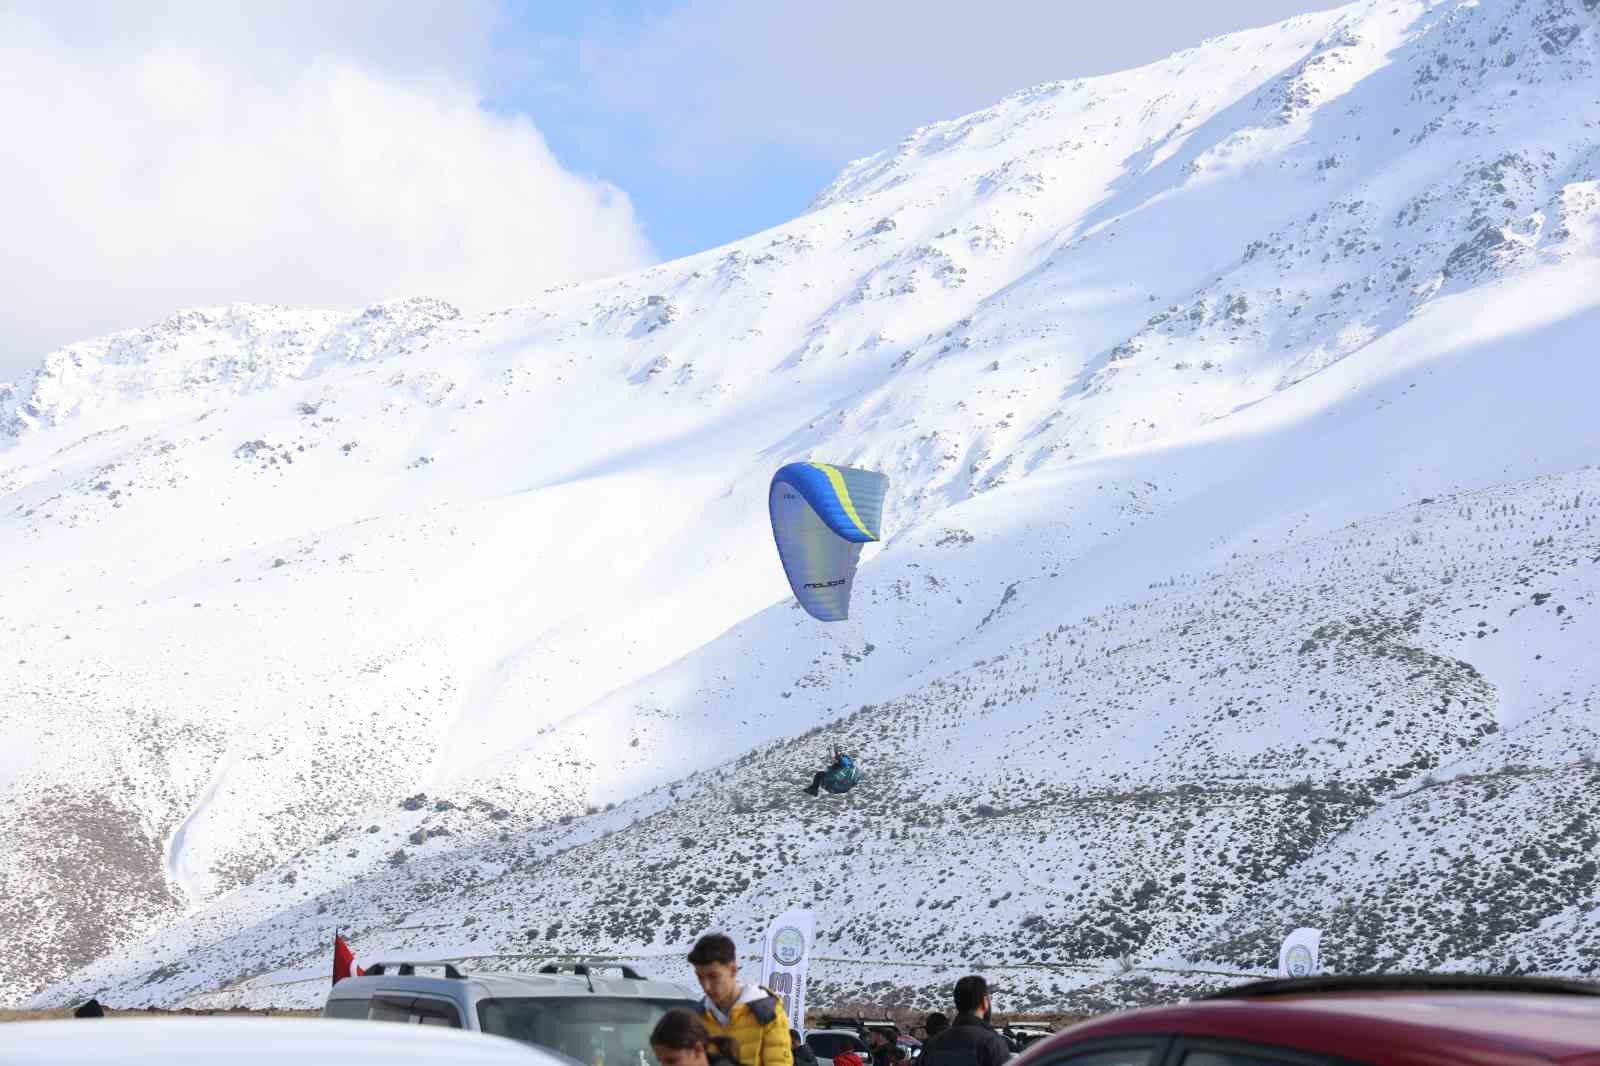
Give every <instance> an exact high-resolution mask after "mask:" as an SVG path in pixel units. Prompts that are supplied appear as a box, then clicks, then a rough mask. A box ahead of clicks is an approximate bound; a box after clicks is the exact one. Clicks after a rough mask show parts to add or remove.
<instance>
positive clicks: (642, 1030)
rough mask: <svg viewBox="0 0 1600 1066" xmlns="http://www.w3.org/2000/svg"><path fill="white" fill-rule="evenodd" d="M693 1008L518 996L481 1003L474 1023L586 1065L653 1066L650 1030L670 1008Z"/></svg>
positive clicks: (675, 1003) (683, 1003)
mask: <svg viewBox="0 0 1600 1066" xmlns="http://www.w3.org/2000/svg"><path fill="white" fill-rule="evenodd" d="M693 1006H694V1001H693V1000H683V999H633V998H631V997H630V998H628V999H620V998H618V999H607V998H603V997H594V998H588V997H586V998H583V999H566V998H557V997H554V996H526V997H522V996H518V997H507V998H497V999H485V1000H480V1001H479V1003H478V1025H479V1027H480V1028H482V1029H483V1031H484V1032H486V1033H494V1034H495V1035H496V1036H508V1037H510V1038H511V1039H513V1040H521V1041H522V1042H523V1043H526V1044H537V1045H538V1046H539V1047H542V1048H548V1049H549V1050H551V1051H558V1052H560V1053H561V1054H563V1055H566V1056H568V1057H570V1058H573V1059H576V1060H577V1061H578V1062H581V1063H583V1064H584V1066H656V1057H655V1056H654V1055H652V1054H651V1053H650V1030H652V1029H654V1028H655V1025H656V1022H658V1021H660V1020H661V1016H662V1015H663V1014H665V1013H667V1011H669V1010H671V1009H672V1008H674V1007H693Z"/></svg>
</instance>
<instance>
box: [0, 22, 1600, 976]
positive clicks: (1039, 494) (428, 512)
mask: <svg viewBox="0 0 1600 1066" xmlns="http://www.w3.org/2000/svg"><path fill="white" fill-rule="evenodd" d="M1597 64H1600V4H1597V3H1595V2H1594V0H1521V2H1518V0H1484V2H1479V3H1466V2H1461V0H1447V2H1434V3H1429V2H1422V0H1405V2H1395V0H1385V2H1382V3H1360V4H1356V5H1353V6H1351V7H1347V8H1343V9H1340V10H1337V11H1333V12H1328V13H1325V14H1319V15H1312V16H1305V17H1301V18H1297V19H1294V20H1291V21H1289V22H1287V23H1284V24H1281V25H1279V26H1275V27H1270V28H1266V29H1262V30H1257V31H1251V32H1247V33H1242V34H1236V35H1233V36H1229V37H1225V38H1219V39H1217V40H1213V41H1209V42H1206V43H1205V44H1203V45H1201V46H1199V47H1197V48H1195V49H1191V50H1189V51H1186V52H1183V53H1180V54H1178V55H1176V56H1174V57H1172V58H1171V59H1168V60H1165V61H1163V62H1161V63H1157V64H1154V65H1152V66H1150V67H1146V68H1142V69H1140V70H1136V71H1130V72H1127V73H1125V74H1120V75H1114V76H1111V77H1107V78H1098V79H1090V80H1085V81H1079V82H1071V83H1061V84H1054V85H1046V86H1040V87H1038V88H1035V89H1031V90H1028V91H1026V92H1023V93H1019V94H1017V95H1015V96H1013V97H1010V98H1008V99H1006V100H1005V101H1002V102H1001V103H999V104H997V105H996V106H995V107H993V108H990V109H989V110H987V111H984V112H980V113H978V114H976V115H972V116H968V117H966V118H963V119H959V120H955V121H951V122H942V123H937V124H935V125H933V126H929V127H925V128H924V129H922V130H919V131H917V132H916V133H914V134H912V135H911V136H910V137H908V138H906V140H904V141H903V142H902V143H901V144H900V145H898V146H897V147H896V148H894V149H892V150H890V151H888V152H885V153H882V154H880V155H878V156H875V157H872V158H869V159H866V160H862V161H859V162H857V163H855V164H852V165H851V166H850V167H849V168H847V169H846V171H845V172H844V173H843V174H842V175H841V176H840V177H839V179H838V180H837V181H836V182H835V183H834V184H833V185H832V186H831V187H830V188H829V189H827V190H826V191H824V193H823V194H822V195H821V196H820V197H819V198H818V200H817V202H816V204H815V205H813V208H812V210H811V211H809V212H808V213H806V214H805V215H802V216H801V217H799V218H797V219H795V220H794V221H793V222H791V223H788V224H786V225H784V226H780V227H777V228H776V229H774V230H771V231H768V232H766V233H762V234H758V235H756V236H754V237H751V238H749V239H747V240H745V241H742V242H739V243H737V244H735V245H731V246H728V247H726V248H721V249H717V250H714V251H712V252H708V253H705V254H703V255H700V256H695V257H691V258H689V259H685V260H681V261H677V262H674V263H669V264H665V265H662V266H659V267H655V268H651V269H649V270H647V271H644V272H641V273H639V274H636V275H630V276H625V277H621V278H617V279H612V280H610V281H605V282H599V283H594V284H589V285H584V286H575V287H569V288H565V289H561V290H557V291H552V292H548V293H545V294H542V295H541V296H539V297H538V298H536V299H534V300H532V301H531V302H530V303H528V304H526V305H523V306H519V307H514V308H510V309H507V310H505V311H501V312H497V313H494V314H491V315H487V316H484V317H482V318H464V317H462V316H461V315H459V314H458V313H456V312H455V311H454V309H452V308H449V307H448V306H446V305H443V304H440V303H438V302H436V301H427V300H413V301H406V302H401V303H396V304H390V305H384V306H381V307H375V308H372V309H369V310H367V311H365V312H362V313H359V314H354V315H338V314H331V313H323V312H310V311H299V310H291V309H283V308H266V307H237V308H232V309H227V310H221V311H208V312H189V313H186V314H183V315H179V316H175V317H174V318H173V319H170V320H169V321H167V322H165V323H162V324H160V325H159V326H155V327H152V328H150V329H148V330H143V331H136V332H133V333H128V334H120V335H117V336H115V337H111V338H105V339H101V340H98V341H92V342H86V343H84V344H81V345H75V346H72V347H70V348H67V349H64V350H62V351H60V352H56V353H52V354H51V355H50V356H49V357H48V358H47V359H46V361H45V363H44V365H43V367H42V368H41V370H40V371H39V372H38V373H37V374H36V375H34V376H33V377H32V378H31V379H29V380H27V381H24V382H21V383H19V384H18V385H16V386H14V387H13V386H0V434H3V435H0V582H3V584H0V588H3V589H4V595H3V596H0V638H3V639H0V648H3V652H0V654H3V655H4V657H5V660H6V661H7V665H8V666H9V667H11V668H10V669H8V670H7V671H5V672H4V673H3V674H0V728H3V731H4V735H5V736H6V738H7V742H8V743H7V747H6V751H5V752H4V753H0V788H3V789H4V790H5V791H4V794H5V797H6V803H5V804H4V805H3V806H0V833H4V835H5V838H6V839H7V841H8V847H7V849H6V850H5V852H4V854H3V856H0V948H3V949H4V950H5V952H6V954H7V957H9V958H13V959H22V960H29V961H28V962H25V963H24V965H23V966H22V968H20V969H18V968H15V967H13V968H8V969H7V971H6V972H5V973H4V975H3V976H0V999H10V1000H22V999H26V998H29V997H30V996H33V995H34V994H35V993H39V994H40V998H41V1000H42V1001H52V1002H53V1001H59V1000H63V999H66V998H70V997H72V996H76V995H81V994H83V993H86V992H90V991H93V992H96V993H98V994H101V995H102V997H103V998H108V999H109V1000H110V1001H111V1002H114V1003H117V1004H119V1005H121V1004H137V1003H147V1002H149V1003H157V1002H159V1003H173V1002H180V1001H194V1002H214V1001H216V1000H217V999H218V997H219V996H220V997H223V998H228V999H246V1000H250V1001H255V1002H309V1001H312V1000H314V999H315V998H316V997H317V995H319V994H320V991H321V986H320V984H319V983H318V981H317V980H316V979H313V975H315V974H317V973H319V972H321V970H322V968H323V964H324V962H325V960H324V958H323V956H324V955H325V954H326V947H327V941H328V939H329V932H330V930H331V927H332V926H333V925H334V924H335V923H336V922H337V924H339V925H340V926H341V927H343V928H345V929H346V930H347V931H349V932H351V933H353V938H354V940H355V943H356V947H357V949H358V950H359V951H360V952H361V953H362V954H363V956H365V957H368V958H371V957H375V956H377V955H381V954H384V953H386V952H388V951H392V950H400V949H407V950H411V951H418V952H427V953H430V954H439V955H445V954H448V955H455V956H459V957H465V958H472V959H474V960H482V961H483V964H487V965H504V964H508V963H512V962H514V961H515V960H516V959H517V958H527V957H531V956H537V955H540V954H551V953H571V952H584V953H593V952H601V953H606V954H615V955H619V956H628V957H631V958H638V959H641V960H644V961H645V962H646V963H647V965H651V966H655V967H657V968H659V969H661V970H662V972H670V973H676V972H678V971H677V970H676V968H675V967H676V965H677V964H676V963H674V962H672V961H671V960H672V959H673V958H674V957H675V956H677V955H678V954H679V953H680V951H681V948H682V947H683V945H684V944H685V943H686V942H687V941H688V940H690V939H691V938H692V937H693V936H694V935H696V934H697V933H699V932H701V931H703V930H704V929H705V928H708V927H712V926H717V927H724V928H728V929H730V930H732V931H734V932H735V934H736V935H737V936H738V937H739V938H740V939H741V940H742V941H743V942H744V943H747V944H748V943H752V942H753V941H754V940H755V939H756V933H757V930H758V928H759V927H760V926H761V925H762V924H763V923H764V921H765V920H766V918H767V917H769V916H770V915H771V914H773V913H776V912H777V911H779V910H782V909H783V908H785V907H787V906H789V905H792V904H796V903H807V904H812V905H814V906H815V907H816V908H817V910H818V912H819V915H820V916H821V926H822V928H823V929H824V930H825V933H824V934H823V941H822V950H823V953H824V958H823V960H822V961H820V962H819V963H818V969H817V972H816V975H815V979H816V982H817V986H818V995H820V996H821V997H823V998H828V997H833V998H838V999H845V998H850V999H854V998H859V997H860V996H861V995H862V994H867V995H870V996H875V997H877V998H880V999H885V1000H898V1001H907V1002H909V1001H913V1000H916V999H918V998H919V997H920V998H923V999H924V1000H925V999H926V997H927V996H928V994H929V988H930V987H931V986H933V985H936V984H938V983H940V982H944V981H947V979H948V976H949V974H950V973H952V972H954V970H955V969H956V968H959V967H965V966H967V965H969V964H973V963H982V964H985V965H988V966H991V967H995V968H1001V967H1004V968H1006V973H1007V986H1008V988H1012V989H1014V993H1013V994H1014V995H1015V996H1017V997H1018V998H1019V999H1027V1000H1028V1001H1029V1002H1030V1003H1032V1004H1034V1005H1039V1006H1043V1005H1057V1006H1059V1005H1069V1004H1071V1005H1078V1006H1093V1005H1103V1004H1105V1003H1118V1002H1134V1001H1139V1000H1142V999H1145V998H1151V997H1159V996H1164V995H1176V994H1182V993H1183V991H1184V990H1185V989H1190V988H1192V987H1194V985H1195V982H1196V981H1199V982H1202V983H1203V982H1204V981H1207V980H1225V979H1226V978H1222V977H1216V976H1214V975H1215V974H1217V973H1239V972H1250V971H1254V970H1259V969H1261V968H1263V967H1264V966H1266V965H1267V964H1268V963H1269V962H1270V961H1271V959H1272V958H1273V956H1274V953H1275V950H1276V940H1277V939H1278V938H1279V937H1281V935H1282V934H1283V933H1284V932H1286V931H1287V930H1288V929H1289V928H1292V927H1293V926H1294V925H1297V924H1310V925H1317V926H1320V927H1322V928H1323V929H1324V930H1326V935H1325V939H1324V952H1325V956H1326V958H1327V959H1328V961H1329V962H1330V963H1331V964H1332V965H1334V966H1336V967H1339V968H1343V969H1370V968H1375V967H1415V966H1432V967H1476V966H1492V967H1496V968H1525V969H1538V970H1546V971H1552V972H1566V973H1589V972H1592V971H1593V968H1594V966H1595V963H1594V961H1593V960H1594V959H1595V958H1596V957H1597V955H1596V952H1595V948H1596V947H1600V934H1597V933H1596V932H1595V925H1594V922H1593V921H1592V919H1593V917H1594V916H1595V914H1596V912H1597V911H1600V898H1597V896H1600V889H1597V880H1600V879H1597V876H1596V867H1595V862H1594V859H1593V856H1594V853H1595V844H1596V839H1597V838H1596V836H1595V832H1596V831H1595V829H1594V826H1595V824H1596V819H1597V818H1600V799H1597V798H1596V797H1597V796H1600V789H1597V788H1596V787H1595V786H1596V785H1597V784H1600V768H1597V767H1596V766H1595V759H1596V758H1597V753H1600V726H1597V720H1596V718H1595V713H1594V704H1595V700H1596V697H1597V695H1600V693H1597V691H1596V690H1597V679H1600V667H1597V666H1596V665H1595V662H1594V658H1595V657H1594V656H1593V654H1592V651H1591V649H1592V648H1593V647H1594V646H1595V641H1596V637H1597V636H1600V631H1597V628H1596V626H1597V623H1596V622H1595V621H1592V620H1591V616H1590V615H1589V614H1588V612H1589V610H1591V609H1593V608H1594V606H1595V597H1596V595H1597V593H1600V530H1597V529H1596V528H1594V526H1593V524H1592V522H1593V519H1594V517H1595V515H1596V510H1597V508H1600V472H1597V471H1595V470H1594V469H1592V468H1591V466H1590V464H1592V463H1593V462H1594V457H1595V456H1596V455H1597V454H1600V418H1596V417H1595V399H1594V398H1595V397H1596V396H1597V395H1600V369H1597V364H1596V363H1595V359H1594V355H1595V340H1594V338H1595V336H1596V331H1597V327H1600V65H1597ZM798 458H815V459H821V460H827V461H834V462H841V463H848V464H851V465H861V466H869V467H873V468H876V469H881V470H884V471H886V472H887V473H888V474H889V475H890V478H891V485H890V490H891V499H890V501H889V507H888V510H887V514H888V515H889V522H888V525H889V532H890V535H889V537H888V539H887V542H886V543H885V544H884V545H883V547H882V549H881V550H879V551H877V552H875V553H873V552H869V553H868V555H867V556H866V560H865V562H864V566H863V569H862V572H861V576H860V579H859V581H858V584H857V588H856V599H855V606H854V609H853V612H852V618H851V620H850V621H848V622H845V623H839V624H837V625H832V626H823V625H820V624H818V623H815V622H813V621H811V620H810V619H809V618H807V617H806V616H805V615H804V614H803V613H802V612H800V611H799V610H798V608H796V607H795V606H794V604H793V603H792V601H791V599H790V597H788V596H787V594H786V593H787V590H786V587H785V585H784V582H783V577H782V573H781V571H780V569H779V568H778V566H777V564H776V559H775V554H774V552H773V549H772V546H771V542H770V537H769V535H768V533H767V528H766V515H765V509H766V491H765V490H766V484H767V479H768V478H769V477H770V476H771V473H772V471H773V470H774V469H776V468H777V466H779V465H781V464H782V463H783V462H786V461H790V460H793V459H798ZM13 663H14V665H13ZM834 739H839V740H842V741H844V742H846V743H847V744H848V745H850V746H851V747H853V748H854V749H855V750H857V751H858V752H859V753H860V757H861V759H862V761H863V762H864V763H865V765H866V766H867V769H868V773H869V776H868V779H867V782H866V783H865V784H864V785H863V786H862V787H861V788H859V789H858V790H857V791H856V792H854V793H852V794H851V795H850V796H849V797H847V798H845V799H843V800H837V799H835V800H830V801H827V802H822V803H810V802H809V801H808V800H807V798H806V797H804V796H801V795H800V794H799V792H798V787H799V784H800V783H801V782H802V781H803V780H804V779H806V778H807V777H808V776H809V772H810V770H811V769H812V768H814V767H815V766H816V765H818V764H819V762H820V761H821V760H823V759H824V758H825V751H826V749H827V747H828V745H829V744H830V743H831V742H832V741H833V740H834ZM940 967H948V969H940ZM1186 975H1190V976H1186ZM245 982H249V983H250V987H249V988H241V987H240V986H241V985H242V984H243V983H245ZM295 982H299V983H295ZM47 986H48V988H47ZM41 989H44V991H42V992H41V991H40V990H41ZM219 990H224V991H219Z"/></svg>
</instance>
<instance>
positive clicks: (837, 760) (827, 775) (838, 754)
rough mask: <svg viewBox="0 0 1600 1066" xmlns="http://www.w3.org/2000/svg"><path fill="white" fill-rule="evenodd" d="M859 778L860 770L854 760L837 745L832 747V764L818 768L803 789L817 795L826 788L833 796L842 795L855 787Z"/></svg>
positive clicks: (809, 793)
mask: <svg viewBox="0 0 1600 1066" xmlns="http://www.w3.org/2000/svg"><path fill="white" fill-rule="evenodd" d="M860 780H861V771H860V770H857V769H856V762H855V760H854V759H852V758H851V757H850V756H848V755H846V754H845V753H844V752H843V751H841V750H839V747H838V746H837V745H835V746H834V749H833V765H832V766H830V767H828V768H827V769H826V770H820V771H818V772H817V773H816V774H815V775H813V776H812V778H811V784H810V785H809V786H807V787H806V789H805V790H804V791H805V792H806V793H807V794H808V795H812V796H815V795H818V794H819V793H820V790H822V789H827V790H828V791H829V792H830V793H832V794H833V795H835V796H839V795H843V794H844V793H846V792H849V791H850V790H851V789H852V788H855V787H856V784H857V782H859V781H860Z"/></svg>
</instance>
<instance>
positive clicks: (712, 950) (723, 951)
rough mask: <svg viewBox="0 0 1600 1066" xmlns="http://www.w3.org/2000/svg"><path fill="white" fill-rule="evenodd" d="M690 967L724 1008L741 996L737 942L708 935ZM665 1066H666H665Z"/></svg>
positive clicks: (697, 946)
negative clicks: (734, 943) (735, 944)
mask: <svg viewBox="0 0 1600 1066" xmlns="http://www.w3.org/2000/svg"><path fill="white" fill-rule="evenodd" d="M689 965H690V966H693V967H694V976H695V978H696V980H698V981H699V982H700V988H701V990H702V991H703V992H705V994H706V997H707V998H708V999H710V1000H711V1002H713V1003H715V1004H717V1005H718V1006H721V1005H722V1004H724V1003H726V1002H728V1001H729V1000H732V999H734V998H735V997H736V996H738V994H739V959H738V952H736V951H735V950H734V947H733V941H732V940H730V939H728V938H727V937H725V936H723V935H722V934H721V933H707V934H706V935H705V936H703V937H701V938H700V939H699V940H698V941H696V942H695V945H694V950H692V951H690V952H689ZM663 1066H665V1064H663Z"/></svg>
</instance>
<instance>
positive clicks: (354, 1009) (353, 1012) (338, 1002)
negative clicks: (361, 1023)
mask: <svg viewBox="0 0 1600 1066" xmlns="http://www.w3.org/2000/svg"><path fill="white" fill-rule="evenodd" d="M322 1016H323V1017H324V1018H360V1019H365V1018H366V1016H367V1001H366V1000H364V999H330V1000H328V1002H327V1003H325V1004H324V1005H323V1007H322Z"/></svg>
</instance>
